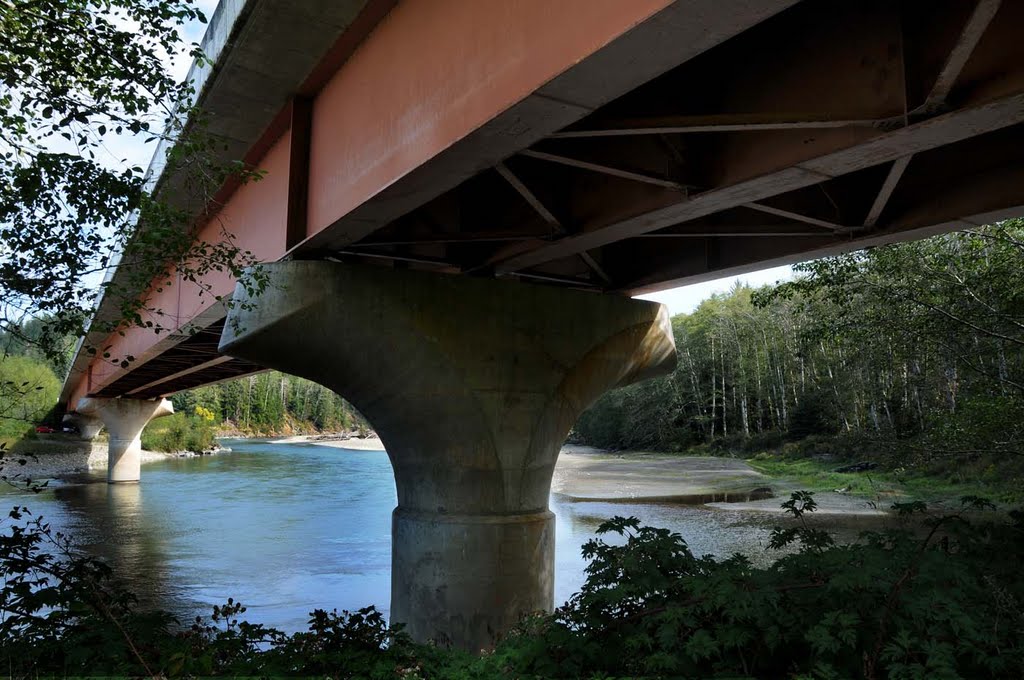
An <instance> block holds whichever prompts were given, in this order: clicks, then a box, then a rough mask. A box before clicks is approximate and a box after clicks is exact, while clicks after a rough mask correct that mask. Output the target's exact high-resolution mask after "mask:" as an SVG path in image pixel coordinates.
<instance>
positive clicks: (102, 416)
mask: <svg viewBox="0 0 1024 680" xmlns="http://www.w3.org/2000/svg"><path fill="white" fill-rule="evenodd" d="M75 410H76V412H77V414H78V415H79V416H84V417H85V419H86V421H87V422H88V421H95V420H97V419H98V420H99V421H101V422H102V423H103V426H104V427H106V428H107V433H108V434H109V435H110V442H109V443H108V445H107V481H108V482H110V483H111V484H115V483H123V482H137V481H139V479H140V477H141V468H142V440H141V436H142V429H143V428H144V427H146V424H147V423H148V422H149V421H150V420H152V419H153V418H159V417H161V416H169V415H171V414H172V413H174V407H173V406H172V405H171V402H169V401H168V400H166V399H154V400H151V399H123V398H122V399H106V398H97V397H85V398H83V399H80V400H79V401H78V406H77V408H76V409H75ZM83 434H84V433H83Z"/></svg>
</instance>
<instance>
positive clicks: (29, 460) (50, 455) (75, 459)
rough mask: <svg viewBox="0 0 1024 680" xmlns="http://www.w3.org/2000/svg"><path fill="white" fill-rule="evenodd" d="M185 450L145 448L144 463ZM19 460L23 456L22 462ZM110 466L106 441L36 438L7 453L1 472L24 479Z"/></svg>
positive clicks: (96, 470) (93, 470)
mask: <svg viewBox="0 0 1024 680" xmlns="http://www.w3.org/2000/svg"><path fill="white" fill-rule="evenodd" d="M183 455H185V454H182V453H163V452H160V451H146V450H143V451H142V463H143V464H146V463H157V462H161V461H165V460H167V459H169V458H180V457H182V456H183ZM18 460H24V461H25V464H24V465H19V464H18V462H17V461H18ZM106 469H107V442H106V441H86V440H79V439H70V438H65V439H42V438H41V439H34V440H23V441H21V442H18V444H17V445H16V446H15V448H14V449H13V450H12V451H11V452H10V453H8V454H7V455H6V456H4V459H3V472H2V474H4V475H6V476H8V477H13V476H15V475H18V476H19V478H21V479H26V478H29V479H33V480H42V479H53V478H55V477H62V476H65V475H72V474H76V473H82V472H100V471H105V470H106Z"/></svg>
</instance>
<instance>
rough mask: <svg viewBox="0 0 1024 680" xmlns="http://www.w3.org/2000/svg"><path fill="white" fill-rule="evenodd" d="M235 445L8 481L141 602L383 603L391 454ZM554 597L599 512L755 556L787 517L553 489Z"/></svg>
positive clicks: (580, 570)
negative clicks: (129, 468) (34, 490)
mask: <svg viewBox="0 0 1024 680" xmlns="http://www.w3.org/2000/svg"><path fill="white" fill-rule="evenodd" d="M228 444H229V446H230V447H231V449H232V450H231V451H230V452H224V453H220V454H218V455H215V456H207V457H200V458H171V459H167V460H166V461H162V462H157V463H151V464H148V465H145V466H143V469H142V480H143V481H142V483H141V484H138V485H115V486H110V485H107V484H106V483H105V481H104V479H103V478H102V477H100V476H94V477H89V476H85V477H81V478H77V479H75V480H72V481H68V482H64V483H61V484H57V485H55V486H54V487H53V488H50V489H47V490H46V491H44V492H43V493H41V494H38V495H36V496H25V495H24V494H22V495H21V496H16V495H14V492H4V494H3V498H0V501H4V500H6V501H7V502H8V503H9V505H14V504H15V503H24V504H27V505H28V506H29V507H30V508H31V509H32V510H33V512H35V513H36V514H42V515H44V516H45V517H46V518H47V519H48V520H49V521H50V522H51V523H52V526H53V528H54V529H55V530H59V531H63V532H66V533H67V534H68V535H70V536H72V537H74V540H75V541H76V543H77V544H78V545H80V546H81V547H82V548H84V549H85V550H87V551H88V552H90V553H92V554H94V555H96V556H99V557H102V558H104V559H105V560H107V561H108V562H109V563H110V564H111V565H112V566H113V567H114V569H115V573H117V574H120V575H122V576H123V577H124V578H125V579H126V580H127V581H128V583H129V585H130V587H131V588H132V589H133V590H134V591H135V592H136V593H137V594H138V595H139V598H140V601H141V602H142V604H143V605H145V606H149V607H162V608H165V609H168V610H170V611H173V612H175V613H176V614H177V615H178V616H179V617H180V618H181V620H183V621H189V620H190V619H191V618H193V617H194V616H195V615H196V614H207V613H209V611H210V609H211V608H212V606H213V605H214V604H220V603H223V602H224V601H225V600H226V599H227V598H228V597H233V598H235V599H236V600H239V601H241V602H243V603H244V604H246V605H247V607H248V611H247V614H246V616H247V618H248V620H250V621H252V622H258V623H264V624H267V625H273V626H276V627H279V628H282V629H285V630H288V631H295V630H300V629H304V628H305V623H306V620H307V618H308V616H307V615H308V613H309V612H310V611H311V610H312V609H314V608H325V609H332V608H337V609H338V610H342V609H348V610H353V609H357V608H359V607H363V606H366V605H369V604H375V605H377V607H378V608H379V609H382V610H384V611H387V607H388V602H389V599H390V563H391V537H390V533H391V511H392V509H393V508H394V507H395V504H396V495H395V485H394V480H393V477H392V473H391V465H390V462H389V461H388V457H387V454H386V453H384V452H382V451H357V450H349V449H341V448H333V447H327V446H320V445H315V444H275V443H271V442H267V441H261V440H232V441H230V442H229V443H228ZM551 509H552V510H553V511H554V512H555V514H556V516H557V524H556V542H557V543H556V555H557V556H556V581H555V599H556V603H561V602H564V601H565V600H566V599H567V598H568V597H569V596H570V595H571V594H572V593H573V592H575V591H576V590H577V589H578V588H579V586H580V585H581V584H582V583H583V580H584V567H585V562H584V560H583V559H582V557H581V556H580V548H581V546H582V545H583V544H584V543H585V542H586V541H587V540H589V539H590V538H592V537H593V535H594V530H595V529H596V528H597V526H598V525H599V524H600V522H601V521H602V520H604V519H606V518H608V517H611V516H613V515H627V516H628V515H634V516H636V517H638V518H640V519H641V521H643V522H644V523H646V524H650V525H653V526H662V527H667V528H670V529H673V530H675V531H678V532H679V533H680V534H682V536H683V537H684V538H685V539H686V541H687V542H688V543H689V545H690V548H691V549H692V550H693V551H694V552H695V553H697V554H707V553H710V554H714V555H719V556H724V555H728V554H731V553H733V552H744V553H747V554H750V555H752V556H753V557H754V559H755V560H756V561H765V560H767V559H770V557H769V556H768V555H767V554H766V553H765V545H766V544H767V540H768V534H769V532H770V529H771V527H772V526H774V525H776V524H778V522H779V517H777V516H772V515H769V514H767V513H760V512H750V511H741V510H737V511H730V510H728V509H721V508H708V507H704V506H691V505H680V504H673V503H636V502H603V501H599V502H594V501H587V502H580V501H573V500H571V499H569V498H567V497H565V496H562V495H559V494H553V495H552V497H551Z"/></svg>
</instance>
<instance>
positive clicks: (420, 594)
mask: <svg viewBox="0 0 1024 680" xmlns="http://www.w3.org/2000/svg"><path fill="white" fill-rule="evenodd" d="M267 270H268V271H267V273H268V274H269V276H270V280H271V287H270V289H268V290H267V291H266V292H265V293H264V294H263V295H262V296H261V297H260V298H258V299H256V300H252V299H248V298H247V296H246V293H245V290H244V289H243V288H242V287H239V288H238V289H237V290H236V292H235V299H236V300H239V301H240V302H241V303H242V304H241V305H239V306H236V307H235V308H234V309H233V310H232V313H231V315H230V316H229V319H228V324H227V326H226V328H225V331H224V335H223V338H222V340H221V345H220V349H221V351H222V352H224V353H225V354H228V355H230V356H235V357H240V358H244V359H247V360H249V361H253V362H256V363H259V364H262V365H264V366H268V367H271V368H276V369H279V370H283V371H286V372H288V373H292V374H295V375H300V376H303V377H306V378H309V379H311V380H315V381H317V382H319V383H321V384H323V385H326V386H327V387H329V388H331V389H333V390H335V391H336V392H338V393H340V394H342V395H343V396H345V397H346V398H347V399H349V400H350V401H351V402H352V403H353V404H354V405H355V406H356V408H358V409H359V410H360V412H361V413H363V414H364V415H365V416H366V417H367V418H368V419H369V420H370V422H371V423H372V424H373V426H374V429H375V430H376V431H377V433H378V434H379V435H380V437H381V440H382V441H383V443H384V445H385V447H386V449H387V451H388V455H389V456H390V458H391V462H392V467H393V468H394V470H395V481H396V487H397V490H398V508H397V510H396V511H395V521H394V532H395V533H394V541H393V546H394V547H393V552H394V560H393V570H394V572H393V579H392V582H393V595H392V603H391V612H392V619H393V620H394V621H396V622H403V623H406V624H407V630H408V631H409V633H410V634H411V635H412V636H413V637H414V638H416V639H419V640H431V639H433V640H439V641H442V642H444V643H450V644H453V645H455V646H459V647H462V648H465V649H471V650H479V649H482V648H487V647H490V646H492V645H493V643H494V641H495V639H496V637H497V636H499V635H500V634H501V633H502V632H504V630H506V629H507V628H508V626H509V625H510V624H511V623H512V622H514V621H515V620H516V619H517V618H518V617H519V616H521V615H522V614H525V613H528V612H530V611H535V610H538V609H549V608H550V607H551V605H552V600H551V585H550V574H551V570H552V568H553V561H552V557H553V552H554V526H553V523H552V521H551V518H550V516H549V514H548V495H549V493H550V488H551V475H552V471H553V469H554V465H555V460H556V459H557V457H558V451H559V447H560V446H561V444H562V442H563V441H564V440H565V437H566V435H567V433H568V431H569V429H570V428H571V427H572V425H573V424H574V423H575V421H576V419H577V417H578V416H579V414H580V413H581V412H582V411H583V410H584V409H585V408H586V407H587V406H589V405H590V404H591V403H592V402H593V401H594V400H595V399H597V397H599V396H600V395H601V394H602V393H603V392H605V391H606V390H608V389H610V388H612V387H616V386H619V385H625V384H628V383H631V382H634V381H636V380H641V379H644V378H647V377H651V376H654V375H659V374H661V373H664V372H666V371H669V370H671V369H672V367H673V366H674V365H675V356H676V355H675V346H674V342H673V339H672V330H671V326H670V324H669V319H668V314H667V311H666V310H665V308H664V307H663V306H661V305H657V304H653V303H647V302H641V301H636V300H630V299H628V298H621V297H612V296H598V295H590V294H587V293H580V292H576V291H567V290H559V289H555V288H551V287H539V286H529V285H525V284H519V283H513V282H508V281H495V280H484V279H471V278H464V277H450V276H439V275H434V274H425V273H422V272H414V271H408V270H404V271H403V270H390V269H383V268H374V267H358V266H348V265H341V264H334V263H329V262H282V263H275V264H271V265H267ZM246 303H253V304H252V305H249V304H246ZM247 308H248V309H247Z"/></svg>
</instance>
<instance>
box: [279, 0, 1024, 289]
mask: <svg viewBox="0 0 1024 680" xmlns="http://www.w3.org/2000/svg"><path fill="white" fill-rule="evenodd" d="M1021 26H1024V4H1022V3H1009V2H1004V3H1002V4H1001V5H1000V3H999V2H989V1H983V2H980V3H978V5H977V6H976V7H975V6H974V3H971V2H962V1H947V2H903V3H894V2H846V3H817V2H811V3H802V4H799V5H797V6H795V7H793V8H791V9H789V10H787V11H785V12H782V13H780V14H779V15H777V16H775V17H773V18H771V19H769V20H767V21H765V22H763V23H761V24H760V25H758V26H756V27H754V28H752V29H750V30H748V31H746V32H744V33H742V34H741V35H739V36H737V37H735V38H733V39H731V40H729V41H727V42H725V43H723V44H721V45H719V46H718V47H715V48H713V49H711V50H709V51H707V52H705V53H703V54H701V55H700V56H698V57H696V58H695V59H692V60H690V61H688V62H686V63H684V64H682V65H680V66H679V67H677V68H675V69H672V70H671V71H669V72H668V73H666V74H664V75H662V76H661V77H658V78H656V79H654V80H653V81H651V82H649V83H647V84H645V85H643V86H641V87H639V88H637V89H635V90H634V91H632V92H630V93H628V94H626V95H625V96H623V97H620V98H618V99H616V100H615V101H613V102H611V103H609V104H608V105H606V106H604V107H602V108H600V109H598V110H597V111H595V112H593V113H592V114H590V115H588V116H587V117H585V118H583V119H582V120H580V121H579V122H577V123H574V124H572V125H570V126H568V127H566V128H564V129H561V130H559V131H556V132H553V133H552V134H550V135H548V136H547V137H546V138H545V139H543V140H541V141H539V142H538V143H535V144H533V145H531V146H530V147H528V148H525V149H523V150H521V151H520V152H519V153H517V154H515V155H513V156H511V157H510V158H508V159H506V160H505V161H504V162H502V163H499V164H497V165H495V166H494V167H493V168H491V169H488V170H486V171H484V172H481V173H479V174H478V175H476V176H474V177H473V178H472V179H470V180H468V181H465V182H463V183H461V184H460V185H459V186H457V187H456V188H454V189H452V190H450V191H447V192H445V193H443V194H442V195H440V196H438V197H437V198H435V199H433V200H431V201H429V202H428V203H426V204H425V205H423V206H421V207H419V208H418V209H416V210H413V211H411V212H410V213H409V214H407V215H404V216H402V217H401V218H399V219H397V220H395V221H393V222H391V223H390V224H388V225H387V226H385V227H384V228H382V229H377V230H374V231H373V233H371V234H368V235H366V236H364V237H363V238H361V239H358V240H354V241H353V240H351V239H350V236H351V234H350V233H349V232H345V233H343V234H339V235H338V236H337V237H332V235H331V234H329V233H325V234H323V235H322V236H320V237H319V238H316V239H313V243H311V244H309V245H310V246H316V248H315V249H308V246H304V247H302V248H299V249H297V250H296V251H295V255H296V256H297V257H310V258H315V257H322V256H325V255H326V256H334V257H338V258H340V259H343V260H358V261H366V262H370V261H374V260H381V261H383V262H385V263H404V264H408V265H409V266H414V267H418V268H427V269H433V270H436V271H443V272H450V273H474V274H480V275H497V276H514V277H521V278H524V279H529V280H534V281H540V282H548V283H555V284H562V285H567V286H573V287H578V288H585V289H591V290H595V291H604V292H609V291H610V292H618V293H630V294H632V293H638V292H648V291H654V290H658V289H664V288H667V287H671V286H674V285H678V284H683V283H687V282H694V281H698V280H701V279H706V278H713V277H716V276H721V275H726V274H731V273H737V272H742V271H745V270H751V269H754V268H759V267H763V266H767V265H770V264H778V263H785V262H793V261H797V260H801V259H807V258H809V257H813V256H819V255H823V254H828V253H836V252H840V251H845V250H850V249H853V248H856V247H860V246H864V245H872V244H877V243H881V242H889V241H893V240H899V239H905V238H912V237H917V236H920V235H922V234H924V233H929V232H927V231H925V232H922V231H921V230H922V229H934V230H936V231H938V230H949V229H954V228H963V227H966V226H970V225H972V224H976V223H977V222H978V221H979V220H984V219H988V217H987V216H986V214H987V213H991V212H993V211H1001V210H1004V209H1007V208H1010V209H1011V213H1012V212H1013V211H1014V210H1015V209H1016V206H1018V205H1020V204H1024V155H1022V154H1021V151H1020V150H1021V149H1022V148H1024V146H1022V143H1024V126H1022V125H1021V124H1020V121H1021V120H1022V118H1024V41H1022V40H1020V27H1021Z"/></svg>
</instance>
